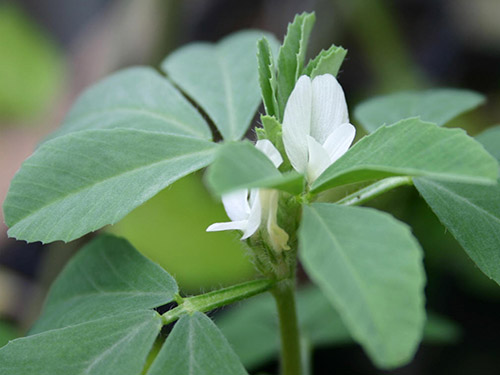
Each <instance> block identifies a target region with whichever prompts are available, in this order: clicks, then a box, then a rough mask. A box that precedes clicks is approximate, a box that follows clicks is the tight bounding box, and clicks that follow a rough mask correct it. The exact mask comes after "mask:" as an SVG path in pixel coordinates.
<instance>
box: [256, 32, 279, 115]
mask: <svg viewBox="0 0 500 375" xmlns="http://www.w3.org/2000/svg"><path fill="white" fill-rule="evenodd" d="M257 61H258V64H259V84H260V90H261V93H262V100H263V102H264V107H265V109H266V113H267V114H268V115H269V116H275V115H276V111H277V110H279V108H278V103H277V101H276V67H275V66H274V57H273V53H272V50H271V45H270V44H269V41H268V40H267V39H266V38H262V39H260V40H259V42H258V43H257Z"/></svg>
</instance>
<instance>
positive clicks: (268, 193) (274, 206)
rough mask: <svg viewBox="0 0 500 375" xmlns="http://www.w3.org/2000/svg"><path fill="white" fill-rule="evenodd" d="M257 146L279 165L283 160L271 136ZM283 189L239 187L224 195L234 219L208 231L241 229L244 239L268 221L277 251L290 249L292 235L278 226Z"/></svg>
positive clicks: (214, 225)
mask: <svg viewBox="0 0 500 375" xmlns="http://www.w3.org/2000/svg"><path fill="white" fill-rule="evenodd" d="M255 147H257V148H258V149H259V150H260V151H262V152H263V153H264V154H265V155H266V156H267V157H268V158H269V159H270V160H271V161H272V162H273V164H274V165H275V167H276V168H278V167H279V166H280V165H281V163H282V162H283V158H282V157H281V155H280V153H279V151H278V150H277V149H276V147H274V145H273V144H272V143H271V142H270V141H269V140H267V139H264V140H260V141H257V143H256V145H255ZM278 198H279V192H278V191H277V190H271V189H252V190H250V191H248V189H244V190H238V191H235V192H233V193H230V194H225V195H223V196H222V203H223V204H224V208H225V209H226V213H227V216H229V218H230V219H231V221H230V222H226V223H215V224H212V225H210V226H209V227H208V228H207V232H215V231H221V230H233V229H237V230H241V231H242V232H243V236H242V237H241V239H242V240H245V239H247V238H248V237H250V236H251V235H252V234H254V233H255V232H256V231H257V229H259V227H260V226H261V224H263V223H265V224H266V229H267V231H268V233H269V238H270V242H271V245H272V246H273V248H274V249H275V250H276V251H280V250H282V249H289V247H288V245H287V241H288V234H287V233H286V232H285V231H284V230H283V229H281V228H280V227H279V226H278V223H277V221H276V214H277V211H278Z"/></svg>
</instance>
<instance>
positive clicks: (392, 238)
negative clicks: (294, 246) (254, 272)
mask: <svg viewBox="0 0 500 375" xmlns="http://www.w3.org/2000/svg"><path fill="white" fill-rule="evenodd" d="M303 215H304V216H303V219H302V224H301V227H300V230H299V239H300V256H301V259H302V263H303V265H304V267H305V269H306V271H307V273H308V275H309V276H310V277H311V278H312V280H313V281H314V282H315V283H316V284H317V285H318V286H319V287H320V289H321V290H322V292H323V293H324V294H325V296H326V297H327V298H328V299H329V301H330V302H331V303H332V305H333V306H334V307H335V308H336V309H337V311H338V312H339V314H340V316H341V317H342V319H343V321H344V323H345V324H346V326H347V327H348V328H349V330H350V332H351V334H352V337H353V338H354V339H355V340H356V341H358V342H359V343H360V344H361V345H362V346H363V347H364V349H365V350H366V352H367V353H368V355H369V356H370V357H371V358H372V360H373V361H374V362H375V363H376V364H377V365H378V366H380V367H383V368H391V367H395V366H399V365H402V364H405V363H407V362H408V361H410V360H411V359H412V357H413V355H414V353H415V351H416V349H417V347H418V344H419V343H420V339H421V336H422V330H423V326H424V321H425V308H424V283H425V273H424V268H423V264H422V250H421V248H420V246H419V244H418V242H417V241H416V240H415V238H414V237H413V236H412V235H411V232H410V230H409V228H408V227H407V226H406V225H404V224H403V223H401V222H398V221H396V220H394V219H393V218H392V217H391V216H390V215H387V214H386V213H382V212H379V211H376V210H373V209H369V208H361V207H344V206H338V205H334V204H324V203H323V204H321V203H316V204H312V205H310V206H306V207H304V213H303Z"/></svg>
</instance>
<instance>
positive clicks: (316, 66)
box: [304, 45, 347, 79]
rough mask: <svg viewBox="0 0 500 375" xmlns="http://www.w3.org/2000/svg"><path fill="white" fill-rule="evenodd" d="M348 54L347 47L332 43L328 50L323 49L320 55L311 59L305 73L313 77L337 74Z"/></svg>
mask: <svg viewBox="0 0 500 375" xmlns="http://www.w3.org/2000/svg"><path fill="white" fill-rule="evenodd" d="M346 55H347V50H346V49H344V48H342V47H338V46H334V45H332V46H331V47H330V48H328V49H327V50H326V51H325V50H322V51H321V52H320V53H319V54H318V56H316V57H315V58H314V59H313V60H311V61H309V64H307V67H306V68H305V70H304V74H305V75H308V76H309V77H311V79H313V78H314V77H316V76H319V75H322V74H331V75H334V76H337V73H338V72H339V69H340V67H341V66H342V62H344V59H345V56H346Z"/></svg>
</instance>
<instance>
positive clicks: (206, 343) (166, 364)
mask: <svg viewBox="0 0 500 375" xmlns="http://www.w3.org/2000/svg"><path fill="white" fill-rule="evenodd" d="M164 374H175V375H191V374H196V375H213V374H217V375H248V373H247V372H246V371H245V369H244V368H243V365H242V364H241V362H240V360H239V358H238V356H237V355H236V354H235V353H234V351H233V350H232V349H231V347H230V346H229V343H228V342H227V340H226V338H225V337H224V336H223V335H222V333H221V332H220V331H219V329H218V328H217V327H216V326H215V324H214V323H213V322H212V321H211V320H210V319H209V318H208V317H206V316H205V315H204V314H202V313H200V312H195V313H194V314H193V315H184V316H183V317H182V318H181V319H180V320H179V321H178V322H177V323H176V324H175V326H174V329H173V330H172V332H171V333H170V335H169V336H168V338H167V341H166V342H165V344H163V347H162V348H161V350H160V353H159V354H158V357H156V359H155V361H154V362H153V364H152V365H151V367H150V368H149V370H148V372H147V375H164Z"/></svg>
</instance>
